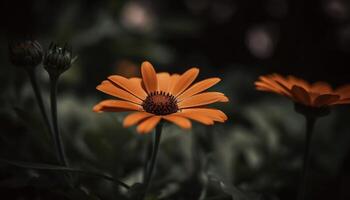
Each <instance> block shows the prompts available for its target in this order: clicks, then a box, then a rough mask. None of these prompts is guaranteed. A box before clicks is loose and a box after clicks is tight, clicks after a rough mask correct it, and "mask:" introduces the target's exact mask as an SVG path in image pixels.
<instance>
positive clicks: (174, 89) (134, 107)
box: [93, 61, 228, 133]
mask: <svg viewBox="0 0 350 200" xmlns="http://www.w3.org/2000/svg"><path fill="white" fill-rule="evenodd" d="M198 73H199V69H198V68H191V69H189V70H187V71H186V72H185V73H183V74H181V75H178V74H169V73H167V72H162V73H156V71H155V70H154V68H153V66H152V64H151V63H149V62H147V61H145V62H143V63H142V65H141V75H142V78H136V77H133V78H125V77H123V76H119V75H112V76H109V77H108V79H107V80H104V81H103V82H102V83H101V84H100V85H98V86H97V89H98V90H100V91H101V92H104V93H106V94H109V95H111V96H114V97H117V98H118V99H108V100H103V101H101V102H99V103H98V104H97V105H95V106H94V108H93V110H94V111H95V112H125V111H132V113H130V114H129V115H127V116H126V117H125V118H124V121H123V125H124V127H129V126H132V125H136V124H137V125H138V126H137V131H138V132H139V133H149V132H150V131H151V130H153V128H154V127H155V126H156V125H157V124H158V123H159V122H160V121H161V120H165V121H168V122H171V123H174V124H176V125H178V126H180V127H181V128H185V129H189V128H191V126H192V125H191V121H190V120H194V121H197V122H200V123H202V124H205V125H212V124H214V122H224V121H226V120H227V116H226V115H225V113H223V112H222V111H220V110H218V109H213V108H207V107H205V106H207V105H208V104H212V103H216V102H228V98H227V97H226V96H225V95H224V94H223V93H220V92H204V91H205V90H207V89H208V88H210V87H212V86H214V85H215V84H217V83H218V82H219V81H220V79H219V78H208V79H205V80H203V81H200V82H197V83H195V84H192V83H193V81H194V80H195V79H196V77H197V76H198Z"/></svg>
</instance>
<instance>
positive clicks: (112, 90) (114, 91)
mask: <svg viewBox="0 0 350 200" xmlns="http://www.w3.org/2000/svg"><path fill="white" fill-rule="evenodd" d="M96 89H98V90H100V91H101V92H104V93H106V94H109V95H112V96H115V97H117V98H120V99H123V100H126V101H131V102H133V103H137V104H142V100H141V99H139V98H137V97H135V96H134V95H132V94H130V93H129V92H127V91H125V90H123V89H120V88H118V87H116V86H115V85H113V84H112V83H111V82H110V81H103V82H102V83H101V84H100V85H98V86H97V87H96Z"/></svg>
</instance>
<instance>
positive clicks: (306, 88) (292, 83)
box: [287, 75, 311, 91]
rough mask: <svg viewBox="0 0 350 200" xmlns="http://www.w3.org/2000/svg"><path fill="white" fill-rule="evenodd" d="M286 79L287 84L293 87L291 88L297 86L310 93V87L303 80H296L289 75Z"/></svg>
mask: <svg viewBox="0 0 350 200" xmlns="http://www.w3.org/2000/svg"><path fill="white" fill-rule="evenodd" d="M287 79H288V82H290V83H291V85H293V86H294V85H297V86H299V87H302V88H304V90H306V91H310V88H311V86H310V84H309V83H308V82H306V81H305V80H303V79H300V78H297V77H295V76H291V75H289V76H288V77H287Z"/></svg>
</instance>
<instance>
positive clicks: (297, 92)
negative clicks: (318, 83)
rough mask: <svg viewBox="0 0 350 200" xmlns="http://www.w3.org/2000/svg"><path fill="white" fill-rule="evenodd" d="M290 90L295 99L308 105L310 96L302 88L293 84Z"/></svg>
mask: <svg viewBox="0 0 350 200" xmlns="http://www.w3.org/2000/svg"><path fill="white" fill-rule="evenodd" d="M291 92H292V94H293V97H294V99H295V100H296V101H298V102H299V103H301V104H304V105H310V103H311V100H310V96H309V94H308V93H307V92H306V90H305V89H304V88H302V87H299V86H296V85H295V86H293V88H292V91H291Z"/></svg>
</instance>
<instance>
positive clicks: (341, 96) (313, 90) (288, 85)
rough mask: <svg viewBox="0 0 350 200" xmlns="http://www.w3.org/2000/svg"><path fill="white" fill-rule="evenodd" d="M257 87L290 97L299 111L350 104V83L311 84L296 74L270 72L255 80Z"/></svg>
mask: <svg viewBox="0 0 350 200" xmlns="http://www.w3.org/2000/svg"><path fill="white" fill-rule="evenodd" d="M255 87H256V89H257V90H260V91H267V92H273V93H277V94H280V95H283V96H286V97H288V98H289V99H291V100H292V101H294V102H295V103H296V105H297V106H296V109H297V111H298V110H300V109H302V110H305V109H308V110H310V111H313V112H318V111H322V110H323V111H324V110H328V109H329V107H331V106H333V105H338V104H350V85H344V86H340V87H338V88H335V89H333V88H332V87H331V86H330V85H329V84H328V83H326V82H321V81H319V82H315V83H313V84H311V83H308V82H307V81H305V80H303V79H300V78H297V77H294V76H287V77H284V76H281V75H279V74H270V75H264V76H260V77H259V80H258V81H256V82H255ZM323 111H322V112H323ZM326 113H327V112H326Z"/></svg>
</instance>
